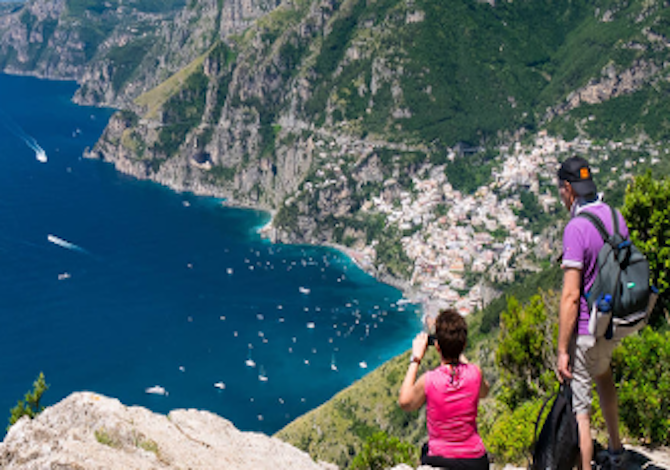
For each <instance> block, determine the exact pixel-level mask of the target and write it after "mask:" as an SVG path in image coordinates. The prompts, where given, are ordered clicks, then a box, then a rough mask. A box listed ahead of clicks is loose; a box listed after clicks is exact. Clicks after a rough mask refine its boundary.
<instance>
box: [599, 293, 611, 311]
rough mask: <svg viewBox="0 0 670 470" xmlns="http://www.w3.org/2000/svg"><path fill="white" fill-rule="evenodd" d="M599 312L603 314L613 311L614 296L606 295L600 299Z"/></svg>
mask: <svg viewBox="0 0 670 470" xmlns="http://www.w3.org/2000/svg"><path fill="white" fill-rule="evenodd" d="M598 310H600V311H601V312H603V313H608V312H610V311H611V310H612V296H611V295H609V294H605V295H604V296H602V297H600V299H598Z"/></svg>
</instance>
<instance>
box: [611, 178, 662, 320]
mask: <svg viewBox="0 0 670 470" xmlns="http://www.w3.org/2000/svg"><path fill="white" fill-rule="evenodd" d="M621 213H622V214H623V216H624V217H625V219H626V222H627V223H628V228H629V229H630V236H631V240H633V242H634V243H635V244H636V245H637V247H638V248H640V250H642V252H643V253H644V254H645V255H646V256H647V259H648V260H649V268H650V269H651V275H652V276H651V278H652V281H653V282H654V283H655V285H656V287H658V289H659V290H660V292H661V297H660V299H659V302H658V304H657V308H656V312H654V315H653V317H652V323H654V324H658V323H659V321H660V320H661V312H662V311H663V309H668V308H669V307H670V289H669V287H670V178H668V177H666V178H663V179H662V180H656V179H654V178H652V174H651V171H648V172H647V173H646V174H644V175H640V176H638V177H637V178H635V180H634V181H633V183H632V184H631V185H630V186H629V187H628V188H627V189H626V198H625V201H624V207H623V208H622V210H621Z"/></svg>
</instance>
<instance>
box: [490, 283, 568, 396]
mask: <svg viewBox="0 0 670 470" xmlns="http://www.w3.org/2000/svg"><path fill="white" fill-rule="evenodd" d="M545 297H546V300H545ZM553 297H555V296H554V295H553V294H551V293H548V294H544V295H541V294H538V295H535V296H533V297H531V299H530V302H529V303H528V304H527V305H525V306H522V305H521V304H520V303H519V302H518V301H517V300H516V298H515V297H509V298H508V300H507V310H506V311H505V312H503V313H502V315H501V316H500V335H499V343H498V349H497V350H496V365H497V366H498V367H499V368H500V380H501V385H502V387H501V392H500V394H499V396H498V398H499V399H500V400H501V401H502V402H503V403H505V404H506V405H508V406H509V407H510V408H511V409H515V408H516V407H517V406H518V405H519V404H521V403H522V402H524V401H526V400H532V399H535V398H538V397H539V396H542V395H544V394H545V393H546V392H548V391H552V390H553V388H554V386H555V383H556V377H555V374H554V373H553V367H554V365H555V363H556V359H555V356H554V351H555V350H556V339H557V335H558V328H557V325H558V323H557V319H556V318H555V315H552V316H547V310H548V308H547V303H551V304H555V303H556V301H555V299H554V298H553Z"/></svg>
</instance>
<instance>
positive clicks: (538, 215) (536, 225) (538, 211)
mask: <svg viewBox="0 0 670 470" xmlns="http://www.w3.org/2000/svg"><path fill="white" fill-rule="evenodd" d="M519 198H520V199H521V204H523V208H522V209H519V210H518V211H516V215H517V216H518V217H520V218H521V219H526V220H527V221H528V227H529V228H530V230H531V231H532V232H533V233H534V234H538V233H540V232H541V231H542V229H543V228H545V227H546V226H547V225H549V223H550V222H551V220H552V219H553V218H554V217H555V216H554V214H549V213H547V212H545V211H544V209H543V208H542V207H541V206H540V204H539V202H538V200H537V196H535V194H534V193H532V192H530V191H520V192H519Z"/></svg>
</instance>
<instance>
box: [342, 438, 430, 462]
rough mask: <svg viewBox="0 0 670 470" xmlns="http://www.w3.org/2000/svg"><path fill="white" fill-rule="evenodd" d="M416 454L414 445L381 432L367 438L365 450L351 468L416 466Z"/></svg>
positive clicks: (355, 458)
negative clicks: (403, 464) (402, 464)
mask: <svg viewBox="0 0 670 470" xmlns="http://www.w3.org/2000/svg"><path fill="white" fill-rule="evenodd" d="M416 454H417V450H416V447H414V446H413V445H411V444H407V443H405V442H401V441H400V439H398V438H397V437H389V436H388V435H387V434H386V433H385V432H383V431H379V432H377V433H375V434H373V435H372V436H370V437H368V438H367V440H366V441H365V444H363V450H361V452H359V453H358V454H357V455H356V457H354V460H353V461H352V462H351V467H350V468H352V469H356V470H383V469H385V468H390V467H394V466H396V465H398V464H401V463H405V464H407V465H411V466H415V465H416V464H417V460H418V458H417V455H416Z"/></svg>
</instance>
